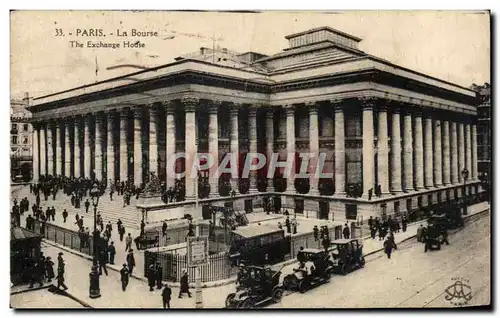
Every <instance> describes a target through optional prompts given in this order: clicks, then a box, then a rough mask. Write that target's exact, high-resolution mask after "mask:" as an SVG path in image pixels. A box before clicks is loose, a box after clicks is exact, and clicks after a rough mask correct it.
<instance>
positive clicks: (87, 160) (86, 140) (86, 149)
mask: <svg viewBox="0 0 500 318" xmlns="http://www.w3.org/2000/svg"><path fill="white" fill-rule="evenodd" d="M84 125H85V128H84V132H83V167H84V169H83V171H84V176H85V178H92V174H91V172H92V171H91V170H90V168H91V167H92V165H91V160H92V158H91V157H90V143H91V141H90V115H87V116H85V118H84Z"/></svg>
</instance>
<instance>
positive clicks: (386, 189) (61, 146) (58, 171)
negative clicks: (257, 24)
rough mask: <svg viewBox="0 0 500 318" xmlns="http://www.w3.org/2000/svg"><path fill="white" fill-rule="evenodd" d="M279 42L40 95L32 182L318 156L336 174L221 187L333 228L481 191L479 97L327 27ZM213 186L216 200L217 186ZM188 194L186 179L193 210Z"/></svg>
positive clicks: (170, 180) (137, 176)
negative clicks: (273, 49) (209, 159)
mask: <svg viewBox="0 0 500 318" xmlns="http://www.w3.org/2000/svg"><path fill="white" fill-rule="evenodd" d="M286 39H288V41H289V47H288V48H286V49H284V50H283V51H282V52H280V53H277V54H274V55H270V56H268V55H265V54H260V53H257V52H247V53H241V54H240V53H236V52H231V51H229V50H227V49H216V50H213V49H208V48H202V49H201V50H200V51H199V52H196V53H193V54H188V55H186V56H182V57H179V58H177V59H176V61H175V62H173V63H171V64H167V65H162V66H159V67H155V68H151V69H147V70H144V71H140V72H135V73H133V74H129V75H126V76H121V77H119V78H115V79H110V80H106V81H103V82H98V83H92V84H88V85H85V86H82V87H76V88H73V89H70V90H66V91H63V92H59V93H56V94H51V95H47V96H41V97H38V98H35V100H34V104H33V106H31V107H30V108H29V110H30V111H31V112H32V113H33V121H34V128H35V129H34V131H33V140H34V144H33V151H34V153H35V156H34V181H35V182H36V181H37V180H38V179H39V177H40V175H43V174H52V175H66V176H75V177H87V178H96V179H99V180H110V179H111V180H126V179H128V178H132V179H133V180H134V182H135V183H136V184H140V183H143V182H145V181H146V180H147V178H148V175H149V171H154V172H155V173H156V174H157V175H159V176H160V179H162V180H164V181H165V182H166V183H167V186H173V185H174V183H175V177H176V176H175V175H167V173H166V171H167V170H166V160H167V158H170V157H171V156H172V155H173V154H174V153H176V152H186V153H188V154H193V153H196V152H208V153H211V154H212V155H213V156H214V158H219V159H220V158H222V156H223V155H224V154H226V153H234V154H239V156H240V157H241V158H244V157H245V155H246V154H247V153H249V152H250V153H253V152H260V153H264V154H266V155H267V156H270V154H272V153H280V156H281V159H282V160H286V158H287V156H295V157H298V156H297V154H298V153H301V152H307V153H312V154H319V153H326V154H327V155H326V159H325V167H324V169H323V171H324V172H333V177H332V178H328V179H321V178H311V179H298V178H296V177H295V176H294V175H293V174H292V175H291V176H290V177H288V178H287V179H283V178H282V177H281V175H280V173H279V172H278V173H277V174H275V175H274V176H273V177H272V178H269V179H268V178H267V177H266V173H254V174H251V175H250V178H249V179H248V180H245V182H241V180H237V179H236V180H234V179H231V180H228V181H229V182H230V183H231V186H232V189H234V190H235V191H236V192H237V193H242V194H244V193H249V194H257V195H258V194H259V193H262V194H263V193H266V192H267V193H277V194H278V195H279V196H280V197H281V198H282V200H283V204H285V205H286V206H289V207H293V208H295V211H296V212H297V213H303V211H304V210H307V211H311V212H308V216H309V217H311V216H312V217H317V218H321V219H335V220H339V219H345V218H348V219H356V218H357V217H359V215H363V217H368V216H370V215H373V216H378V215H386V214H401V213H411V212H412V211H414V210H417V209H419V208H420V207H424V206H432V205H434V204H438V203H442V202H446V201H450V200H454V199H457V198H459V197H461V196H462V195H463V189H466V191H467V192H468V193H476V192H477V191H478V184H479V181H478V158H477V157H478V144H477V142H476V138H475V136H476V135H477V129H478V128H477V127H478V121H477V111H478V110H477V104H478V99H477V97H476V92H474V91H473V90H471V89H468V88H465V87H461V86H459V85H456V84H453V83H449V82H446V81H443V80H440V79H437V78H434V77H431V76H428V75H425V74H422V73H419V72H417V71H414V70H410V69H406V68H404V67H400V66H398V65H395V64H393V63H391V62H389V61H386V60H383V59H380V58H378V57H375V56H372V55H369V54H367V53H365V52H363V51H362V50H360V49H359V42H360V41H361V39H360V38H358V37H356V36H353V35H350V34H346V33H344V32H341V31H338V30H335V29H333V28H330V27H322V28H316V29H311V30H307V31H305V32H301V33H296V34H291V35H288V36H287V37H286ZM296 163H297V164H296V165H295V166H296V167H297V168H298V167H300V160H296ZM184 168H186V170H187V172H188V174H189V172H190V171H189V170H190V165H185V164H183V163H182V162H178V164H177V169H178V171H177V172H180V171H183V170H184ZM239 169H240V171H241V167H239ZM264 170H265V169H264ZM264 172H265V171H264ZM203 176H204V175H203V174H201V175H200V177H203ZM207 180H208V182H209V183H210V196H211V197H218V196H219V195H220V193H219V186H220V185H221V182H220V180H219V178H218V177H217V176H210V177H209V178H208V179H207ZM196 187H197V181H196V180H195V179H189V178H188V179H186V180H185V193H186V200H187V201H192V200H194V198H195V195H197V193H198V191H197V189H196ZM375 193H377V194H378V195H377V196H375ZM257 197H258V196H257Z"/></svg>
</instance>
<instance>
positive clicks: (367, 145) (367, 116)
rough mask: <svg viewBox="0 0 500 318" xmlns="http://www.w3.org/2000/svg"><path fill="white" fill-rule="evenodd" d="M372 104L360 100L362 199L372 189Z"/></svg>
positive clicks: (371, 102) (369, 100)
mask: <svg viewBox="0 0 500 318" xmlns="http://www.w3.org/2000/svg"><path fill="white" fill-rule="evenodd" d="M374 104H375V100H374V99H372V98H364V99H361V107H362V108H363V197H365V198H368V191H369V190H370V189H373V186H374V180H373V168H374V160H373V154H374V145H373V139H374V131H373V130H374V129H373V107H374V106H375V105H374ZM373 190H374V189H373ZM373 190H372V191H373ZM372 193H373V192H372Z"/></svg>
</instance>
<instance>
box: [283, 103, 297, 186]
mask: <svg viewBox="0 0 500 318" xmlns="http://www.w3.org/2000/svg"><path fill="white" fill-rule="evenodd" d="M285 111H286V153H287V161H288V160H289V158H290V156H292V158H293V161H292V162H293V164H292V168H291V169H289V170H290V175H289V176H288V178H287V180H286V192H287V193H295V107H294V106H293V105H286V106H285Z"/></svg>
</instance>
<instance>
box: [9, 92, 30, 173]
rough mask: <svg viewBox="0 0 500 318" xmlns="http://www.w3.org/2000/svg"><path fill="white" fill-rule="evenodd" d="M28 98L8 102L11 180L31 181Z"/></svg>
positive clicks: (27, 96)
mask: <svg viewBox="0 0 500 318" xmlns="http://www.w3.org/2000/svg"><path fill="white" fill-rule="evenodd" d="M29 100H30V97H29V95H28V94H27V93H26V94H25V97H24V98H23V99H22V100H16V99H12V100H11V101H10V122H11V128H10V162H11V177H12V179H22V180H23V181H29V180H31V175H32V168H33V155H32V135H33V129H32V126H31V113H30V112H29V111H27V110H26V108H27V107H28V106H29Z"/></svg>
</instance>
